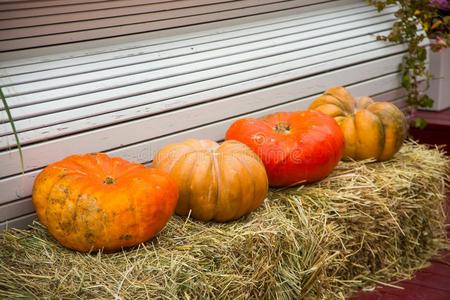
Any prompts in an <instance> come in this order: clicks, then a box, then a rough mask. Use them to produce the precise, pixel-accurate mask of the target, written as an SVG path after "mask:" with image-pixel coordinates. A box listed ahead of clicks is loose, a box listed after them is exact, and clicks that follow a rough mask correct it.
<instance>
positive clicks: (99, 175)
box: [33, 153, 178, 252]
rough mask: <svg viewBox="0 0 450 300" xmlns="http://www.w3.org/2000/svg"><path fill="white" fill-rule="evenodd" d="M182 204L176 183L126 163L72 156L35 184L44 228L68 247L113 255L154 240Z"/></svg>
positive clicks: (95, 155) (36, 203)
mask: <svg viewBox="0 0 450 300" xmlns="http://www.w3.org/2000/svg"><path fill="white" fill-rule="evenodd" d="M177 199H178V189H177V186H176V183H175V181H174V180H172V179H171V178H169V176H168V175H167V174H166V173H164V172H163V171H160V170H157V169H147V168H145V167H144V166H142V165H140V164H134V163H130V162H128V161H126V160H124V159H121V158H111V157H109V156H107V155H106V154H102V153H93V154H86V155H73V156H69V157H67V158H65V159H63V160H61V161H59V162H56V163H53V164H51V165H49V166H48V167H46V168H45V169H44V170H43V171H42V172H41V173H40V174H39V175H38V176H37V178H36V181H35V183H34V188H33V204H34V206H35V208H36V212H37V215H38V217H39V220H40V221H41V223H42V224H44V225H46V226H47V228H48V230H49V232H50V233H51V234H52V235H53V236H54V237H55V239H57V240H58V241H59V242H60V243H61V244H62V245H63V246H65V247H67V248H70V249H74V250H78V251H82V252H87V251H96V250H99V249H103V250H104V251H105V252H112V251H116V250H119V249H121V248H125V247H130V246H133V245H137V244H139V243H142V242H145V241H147V240H149V239H150V238H152V237H153V236H155V235H156V234H157V233H158V232H159V231H160V230H161V229H162V228H163V227H164V226H165V225H166V223H167V221H168V220H169V218H170V217H171V216H172V214H173V212H174V210H175V207H176V204H177Z"/></svg>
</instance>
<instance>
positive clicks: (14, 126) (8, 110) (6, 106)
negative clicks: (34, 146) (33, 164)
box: [0, 88, 25, 174]
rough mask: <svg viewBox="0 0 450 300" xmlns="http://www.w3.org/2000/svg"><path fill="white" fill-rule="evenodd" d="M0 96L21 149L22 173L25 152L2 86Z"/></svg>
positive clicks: (18, 146) (23, 171) (23, 170)
mask: <svg viewBox="0 0 450 300" xmlns="http://www.w3.org/2000/svg"><path fill="white" fill-rule="evenodd" d="M0 98H1V99H2V102H3V106H4V107H5V111H6V114H7V115H8V119H9V123H10V124H11V128H12V130H13V133H14V138H15V139H16V144H17V149H18V150H19V156H20V166H21V169H22V174H23V173H25V164H24V162H23V152H22V146H21V145H20V141H19V135H18V134H17V130H16V125H15V124H14V120H13V118H12V115H11V111H10V109H9V106H8V102H6V98H5V95H4V94H3V91H2V88H0Z"/></svg>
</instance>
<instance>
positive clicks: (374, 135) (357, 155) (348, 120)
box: [310, 86, 408, 161]
mask: <svg viewBox="0 0 450 300" xmlns="http://www.w3.org/2000/svg"><path fill="white" fill-rule="evenodd" d="M310 109H313V110H317V111H321V112H323V113H326V114H328V115H329V116H332V117H334V119H335V120H336V121H337V122H338V124H339V126H340V127H341V129H342V132H343V133H344V137H345V154H344V157H345V158H352V159H354V160H362V159H368V158H375V159H376V160H378V161H385V160H388V159H390V158H392V157H393V156H394V155H395V153H397V152H398V151H399V150H400V148H401V146H402V144H403V141H404V140H405V138H406V135H407V128H408V125H407V121H406V118H405V115H404V114H403V113H402V112H401V111H400V110H399V109H398V108H397V107H396V106H395V105H394V104H392V103H389V102H374V101H373V100H372V99H371V98H369V97H360V98H356V99H354V98H353V96H352V95H351V94H350V93H349V92H348V91H347V90H346V89H345V88H343V87H340V86H337V87H332V88H329V89H327V90H326V91H325V93H324V94H323V95H321V96H319V97H318V98H317V99H316V100H315V101H314V102H313V103H312V104H311V105H310Z"/></svg>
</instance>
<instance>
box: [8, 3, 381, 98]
mask: <svg viewBox="0 0 450 300" xmlns="http://www.w3.org/2000/svg"><path fill="white" fill-rule="evenodd" d="M351 7H352V6H350V7H349V8H348V9H345V10H343V11H339V12H333V10H332V9H329V10H324V11H323V13H321V14H319V15H314V16H309V15H310V14H302V15H300V16H298V17H295V18H292V17H290V18H287V17H285V18H280V19H275V20H274V21H275V22H274V21H272V22H267V21H266V22H255V23H250V24H245V25H243V24H241V25H239V26H231V27H228V28H227V29H226V30H225V29H223V30H222V31H220V32H218V31H216V30H212V31H203V32H200V33H197V34H195V35H192V34H185V35H182V36H178V38H177V40H175V41H173V40H167V39H157V40H152V42H151V43H150V42H148V43H149V44H150V45H148V46H143V45H139V46H138V47H136V46H137V45H136V44H135V43H133V44H128V45H122V46H121V48H120V49H114V48H112V47H111V48H107V49H105V50H104V51H102V52H100V53H94V54H93V53H91V51H86V50H85V51H83V52H81V53H72V54H71V55H70V56H69V57H67V54H66V56H65V57H61V58H58V57H57V56H56V57H55V56H51V57H48V58H41V59H42V60H43V61H42V62H39V61H27V62H23V61H19V62H18V66H8V64H11V63H13V62H11V61H6V62H1V63H0V78H3V81H0V82H1V83H2V86H5V87H7V86H9V85H13V84H20V83H25V82H29V81H36V80H41V79H48V78H55V77H59V76H67V75H72V74H77V73H86V72H90V71H95V70H102V69H109V68H114V67H120V66H126V65H130V64H138V63H143V62H148V61H151V60H156V59H158V58H159V59H161V58H164V59H167V58H171V57H177V56H182V55H189V54H194V53H198V52H205V51H208V50H215V49H219V48H221V47H223V46H224V45H223V43H224V42H225V41H226V45H225V46H227V47H230V46H233V45H241V46H242V45H243V44H244V43H251V42H255V41H259V40H262V39H264V38H265V39H268V38H273V37H277V36H280V35H283V36H287V35H291V34H295V33H299V31H300V30H301V27H300V25H305V24H308V23H315V22H320V21H324V20H328V19H330V18H333V19H335V18H339V20H340V21H339V23H345V19H344V20H342V17H346V16H352V15H355V14H364V15H365V14H366V13H367V12H372V14H371V16H376V14H375V12H374V11H373V9H371V8H370V7H367V6H364V7H356V8H351ZM382 15H383V14H379V16H382ZM365 16H366V17H367V15H365ZM354 20H355V19H354ZM356 20H357V19H356ZM343 21H344V22H343ZM339 23H338V24H339ZM368 25H370V24H368ZM291 27H293V28H294V30H290V28H291ZM297 27H298V29H297V30H295V29H296V28H297ZM319 27H320V25H318V24H316V27H310V28H312V29H314V28H316V29H317V28H319ZM322 27H324V26H323V25H322ZM361 29H363V28H361ZM301 31H304V30H301ZM355 34H358V33H357V32H355ZM255 35H256V36H255ZM344 38H345V37H344ZM240 39H244V40H242V41H241V40H240ZM97 51H98V50H97ZM105 52H106V53H105ZM162 53H164V55H161V54H162ZM161 56H162V57H161ZM3 65H5V66H3ZM55 71H56V72H55ZM6 80H7V81H6ZM7 95H8V94H7ZM10 95H13V93H11V94H10Z"/></svg>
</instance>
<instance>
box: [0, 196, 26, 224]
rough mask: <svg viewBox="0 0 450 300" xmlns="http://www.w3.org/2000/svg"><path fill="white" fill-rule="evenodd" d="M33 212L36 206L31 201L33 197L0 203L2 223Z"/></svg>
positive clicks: (0, 219) (0, 221)
mask: <svg viewBox="0 0 450 300" xmlns="http://www.w3.org/2000/svg"><path fill="white" fill-rule="evenodd" d="M32 212H34V206H33V204H32V203H31V198H25V199H22V200H17V201H14V202H11V203H8V204H5V205H0V223H2V222H4V221H6V220H9V219H12V218H15V217H18V216H23V215H27V214H30V213H32Z"/></svg>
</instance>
